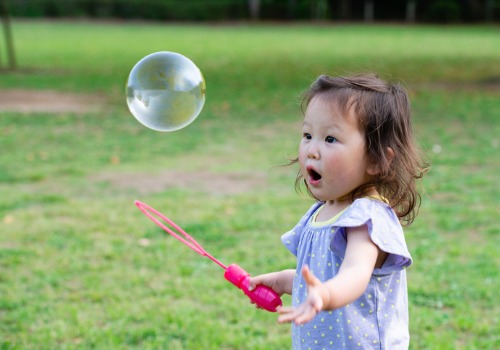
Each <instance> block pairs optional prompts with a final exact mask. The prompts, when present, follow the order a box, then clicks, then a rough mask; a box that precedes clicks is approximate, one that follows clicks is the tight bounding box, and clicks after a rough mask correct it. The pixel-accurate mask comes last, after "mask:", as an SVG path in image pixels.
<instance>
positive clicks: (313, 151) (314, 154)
mask: <svg viewBox="0 0 500 350" xmlns="http://www.w3.org/2000/svg"><path fill="white" fill-rule="evenodd" d="M307 158H308V159H319V151H318V148H317V147H315V146H313V145H311V147H309V149H308V150H307Z"/></svg>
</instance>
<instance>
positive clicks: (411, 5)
mask: <svg viewBox="0 0 500 350" xmlns="http://www.w3.org/2000/svg"><path fill="white" fill-rule="evenodd" d="M416 18H417V1H416V0H408V1H406V22H409V23H413V22H415V20H416Z"/></svg>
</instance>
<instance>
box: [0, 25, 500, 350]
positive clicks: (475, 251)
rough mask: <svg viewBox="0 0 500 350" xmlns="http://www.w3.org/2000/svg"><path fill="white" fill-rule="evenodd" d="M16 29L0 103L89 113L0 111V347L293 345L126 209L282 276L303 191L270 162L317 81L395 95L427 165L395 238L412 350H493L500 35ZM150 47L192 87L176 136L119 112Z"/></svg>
mask: <svg viewBox="0 0 500 350" xmlns="http://www.w3.org/2000/svg"><path fill="white" fill-rule="evenodd" d="M13 33H14V38H15V46H16V50H17V51H16V54H17V59H18V64H19V69H18V70H17V71H15V72H6V71H2V72H0V94H1V93H2V91H12V90H13V89H15V90H19V91H47V90H48V91H55V92H58V93H60V94H61V96H63V95H64V94H68V93H72V94H78V95H79V96H84V97H85V98H88V104H89V105H92V104H97V102H96V101H100V104H99V106H97V107H98V108H97V111H95V110H94V111H80V112H76V111H75V112H71V111H69V112H68V111H62V112H58V113H54V112H44V111H38V112H31V113H26V112H21V111H20V110H15V109H14V110H10V111H6V110H2V111H0V150H1V152H0V349H37V350H38V349H171V350H175V349H227V350H229V349H287V348H290V345H291V340H290V329H289V327H288V326H286V325H285V326H283V325H278V324H277V322H276V316H275V315H274V314H270V313H267V312H263V311H259V310H256V309H255V308H254V307H252V306H251V305H250V304H249V303H248V301H247V299H246V297H244V296H243V294H242V293H241V292H240V291H238V290H237V289H235V288H234V287H232V286H231V285H230V284H229V283H228V282H226V281H225V280H224V278H223V277H222V275H223V271H222V269H220V268H219V267H217V266H216V265H215V264H213V263H212V262H210V261H209V260H208V259H204V258H201V257H200V256H198V255H196V254H195V253H194V252H192V251H190V250H189V249H188V248H186V247H185V246H183V245H182V244H180V243H179V242H178V241H176V240H174V239H172V238H170V237H167V236H166V235H165V234H164V233H163V232H162V231H161V230H160V229H158V228H156V226H155V225H154V224H152V223H151V222H150V221H149V220H147V218H145V217H144V216H143V215H142V214H141V213H140V211H139V210H137V209H136V207H135V206H134V200H136V199H139V200H142V201H144V202H146V203H148V204H150V205H152V206H154V207H155V208H157V209H158V210H160V211H162V212H163V213H164V214H166V215H167V216H169V217H171V218H173V219H174V220H175V221H176V222H177V223H178V224H179V225H180V226H182V227H183V228H184V229H185V230H186V231H187V232H189V233H190V234H191V235H192V236H194V237H195V238H196V239H197V240H198V241H199V242H200V243H201V244H202V245H203V246H204V247H205V248H206V249H207V250H208V251H209V252H210V253H212V254H213V255H214V256H216V257H217V258H219V259H220V260H221V261H222V262H224V263H226V264H230V263H233V262H235V263H238V264H239V265H240V266H242V267H244V268H245V269H246V270H247V271H249V272H250V273H252V274H259V273H264V272H268V271H273V270H278V269H284V268H290V267H293V266H294V263H295V260H294V257H293V256H292V255H291V254H290V253H288V252H287V250H286V249H285V248H284V247H283V246H282V245H281V243H280V235H281V234H282V233H283V232H285V231H287V230H288V229H290V228H291V227H293V226H294V225H295V224H296V222H297V221H298V220H299V219H300V217H301V216H302V215H303V213H304V211H305V210H306V209H307V208H308V207H309V206H310V204H311V199H309V198H307V197H305V196H304V195H299V194H297V193H295V191H294V188H293V182H294V178H295V173H296V169H295V168H293V167H281V166H280V165H282V164H285V163H287V161H288V159H289V158H291V157H294V155H295V152H296V149H297V146H298V141H299V138H300V129H299V127H300V123H301V113H300V108H299V105H298V101H299V95H300V92H301V91H303V90H304V89H305V88H307V86H308V84H310V83H311V82H312V81H313V80H314V79H315V77H316V76H317V75H319V74H349V73H357V72H366V71H376V72H378V73H380V74H381V75H382V76H383V77H385V78H395V79H397V80H400V81H403V82H404V83H405V84H406V85H407V86H408V89H409V90H410V94H411V98H412V102H413V108H414V127H415V131H416V134H417V138H418V141H419V143H420V145H421V146H422V148H423V149H424V151H425V152H426V154H427V156H428V158H429V160H430V161H431V163H432V169H431V172H430V173H429V174H428V176H427V177H426V178H425V181H424V182H423V187H424V189H425V191H424V196H423V204H422V207H421V210H420V215H419V216H418V217H417V219H416V221H415V223H414V224H413V225H412V226H411V227H409V228H407V229H406V237H407V242H408V245H409V248H410V252H411V253H412V256H413V258H414V261H415V264H414V265H413V266H412V267H411V268H410V269H409V271H408V277H409V299H410V313H411V315H410V318H411V320H410V322H411V324H410V327H411V330H410V331H411V336H412V343H411V349H498V348H500V338H499V334H500V327H499V315H500V307H499V304H498V290H499V289H500V283H499V281H500V278H499V265H500V259H499V247H500V239H499V233H500V227H499V224H498V222H497V221H496V219H497V218H496V215H498V213H499V207H500V206H499V202H500V201H499V198H500V191H499V186H498V183H499V182H500V171H499V170H500V162H499V159H500V158H499V156H498V154H499V151H500V149H499V148H500V136H499V135H500V65H499V62H500V28H499V27H494V26H492V27H488V26H471V27H461V26H460V27H459V26H456V27H455V26H446V27H431V26H414V27H411V26H410V27H407V26H398V25H387V26H362V25H332V26H313V25H291V26H266V25H245V24H237V25H232V26H229V25H162V24H144V23H112V24H106V23H90V22H80V23H74V24H69V23H65V22H50V21H40V22H30V21H19V20H17V21H14V23H13ZM163 50H166V51H176V52H180V53H183V54H184V55H186V56H188V57H190V58H191V59H192V60H193V61H194V62H195V63H196V64H197V65H198V66H199V67H200V69H201V70H202V72H203V74H204V76H205V79H206V82H207V101H206V104H205V108H204V110H203V111H202V113H201V115H200V117H199V118H198V119H197V120H196V121H195V122H194V123H193V124H191V125H190V126H189V127H187V128H185V129H183V130H180V131H178V132H174V133H159V132H154V131H151V130H148V129H146V128H144V127H143V126H141V125H140V124H139V123H138V122H137V121H136V120H135V119H134V118H133V117H132V115H131V114H130V113H129V112H128V110H127V107H126V103H125V91H124V90H125V81H126V79H127V75H128V73H129V71H130V69H131V68H132V67H133V65H134V64H135V63H136V62H137V61H138V60H139V59H140V58H142V57H143V56H145V55H147V54H149V53H152V52H156V51H163ZM0 53H4V52H3V50H0ZM0 62H3V63H4V59H3V58H2V60H0ZM102 101H105V103H102ZM25 102H26V103H25V104H26V105H28V104H29V103H31V102H33V101H29V100H26V101H25ZM58 102H60V101H57V99H56V100H54V101H53V104H57V103H58ZM21 105H22V103H21ZM0 108H1V106H0ZM289 301H290V300H289V298H288V297H285V298H284V302H285V303H287V304H288V303H289Z"/></svg>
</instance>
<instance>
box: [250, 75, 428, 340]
mask: <svg viewBox="0 0 500 350" xmlns="http://www.w3.org/2000/svg"><path fill="white" fill-rule="evenodd" d="M303 107H306V108H305V116H304V123H303V126H302V140H301V142H300V146H299V152H298V158H297V159H295V160H294V162H298V164H299V165H300V170H299V175H298V177H297V181H296V186H297V187H298V186H300V183H301V182H302V181H303V182H304V183H305V185H306V188H307V191H308V192H309V194H310V195H311V196H312V197H314V198H315V199H316V200H317V202H316V203H315V204H313V205H312V207H311V208H310V209H309V210H308V211H307V213H306V214H305V215H304V216H303V217H302V219H301V220H300V222H299V223H298V224H297V226H295V227H294V228H293V229H292V230H291V231H289V232H287V233H285V234H284V235H283V236H282V238H281V239H282V242H283V244H284V245H285V246H286V247H287V248H288V249H289V250H290V251H291V252H292V253H293V254H294V255H296V257H297V266H296V268H295V269H291V270H284V271H279V272H273V273H268V274H264V275H260V276H256V277H254V278H252V279H251V281H250V287H251V288H254V287H255V285H257V284H264V285H266V286H269V287H271V288H272V289H273V290H274V291H276V293H278V294H279V295H282V294H284V293H286V294H291V295H292V307H282V308H280V309H279V310H278V312H279V314H280V316H279V318H278V321H279V322H292V344H293V348H294V349H372V348H374V349H375V348H376V349H407V348H408V345H409V333H408V300H407V286H406V271H405V269H406V268H407V267H409V266H410V265H411V264H412V258H411V256H410V253H409V252H408V249H407V247H406V242H405V238H404V235H403V230H402V227H401V224H406V225H408V224H410V223H411V222H412V221H413V219H414V217H415V215H416V212H417V210H418V207H419V204H420V196H419V194H418V192H417V190H416V180H417V179H419V178H421V177H422V176H423V174H424V173H425V171H426V164H425V163H424V162H423V160H422V158H421V157H420V154H419V151H418V149H417V147H416V146H415V143H414V140H413V135H412V128H411V122H410V104H409V99H408V95H407V93H406V91H405V90H404V89H403V88H402V87H400V86H399V85H392V84H388V83H386V82H385V81H383V80H380V79H379V78H378V77H376V76H375V75H359V76H353V77H329V76H320V77H319V78H318V79H317V80H316V81H315V82H314V83H313V84H312V85H311V87H310V88H309V90H308V91H306V93H305V95H304V99H303Z"/></svg>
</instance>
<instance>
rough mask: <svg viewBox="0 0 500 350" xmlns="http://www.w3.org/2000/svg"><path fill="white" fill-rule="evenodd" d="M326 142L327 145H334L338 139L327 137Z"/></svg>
mask: <svg viewBox="0 0 500 350" xmlns="http://www.w3.org/2000/svg"><path fill="white" fill-rule="evenodd" d="M325 141H326V142H327V143H334V142H337V139H336V138H335V137H333V136H327V137H326V139H325Z"/></svg>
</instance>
